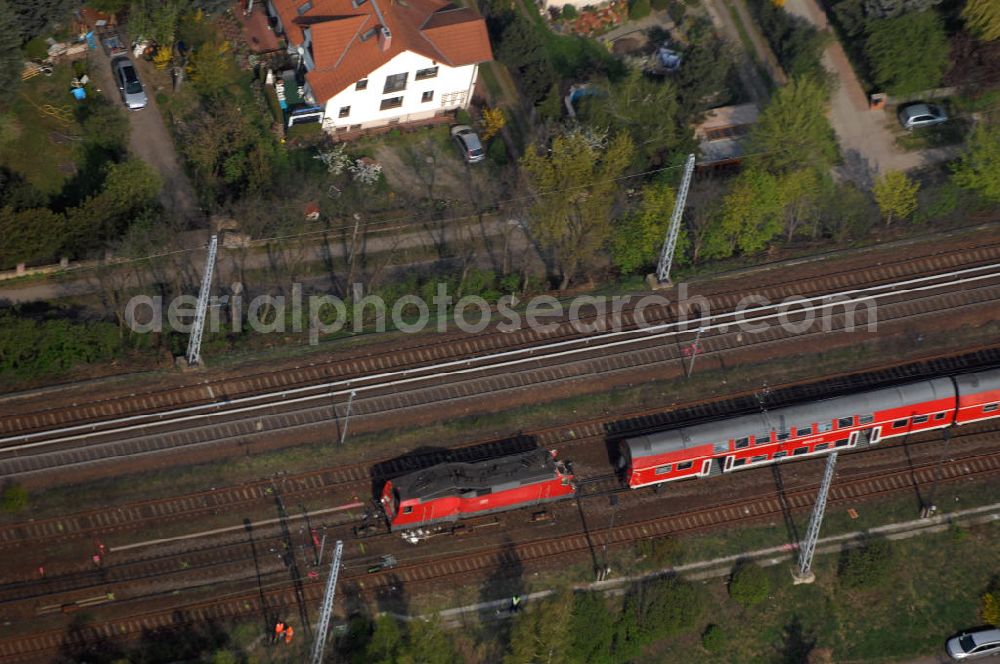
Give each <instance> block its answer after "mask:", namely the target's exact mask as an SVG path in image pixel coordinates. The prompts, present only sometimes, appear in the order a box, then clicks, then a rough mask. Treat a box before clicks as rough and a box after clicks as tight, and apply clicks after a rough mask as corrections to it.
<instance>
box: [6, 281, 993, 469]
mask: <svg viewBox="0 0 1000 664" xmlns="http://www.w3.org/2000/svg"><path fill="white" fill-rule="evenodd" d="M833 299H836V300H838V301H839V303H838V304H836V305H833V304H831V300H833ZM997 299H1000V264H987V265H981V266H978V267H974V268H964V269H962V270H958V271H952V272H949V273H946V274H943V275H934V276H925V277H918V278H911V279H905V280H903V281H896V282H891V283H888V284H883V285H880V286H875V287H868V288H863V289H850V290H848V291H839V292H837V293H829V294H825V295H819V296H812V297H811V298H807V299H806V300H804V301H803V302H802V303H800V305H799V306H798V307H797V309H798V310H799V311H801V312H802V315H806V316H809V315H823V316H825V318H824V321H825V322H824V324H823V325H822V326H819V325H813V326H812V328H813V329H810V330H807V331H804V332H803V331H798V330H797V329H796V328H795V325H796V324H797V323H798V322H799V321H798V319H797V318H796V315H797V314H789V313H788V311H787V310H786V309H784V308H782V307H781V306H771V305H762V306H759V307H752V308H749V309H747V310H745V311H737V312H727V313H723V314H714V315H712V316H707V317H703V318H701V319H697V320H696V321H693V322H692V323H691V324H690V325H688V324H678V323H663V324H659V325H655V326H652V327H650V328H647V329H642V330H638V329H636V330H621V331H608V332H602V333H600V334H599V335H593V336H589V337H586V338H583V339H573V340H563V341H557V342H550V343H547V344H543V345H542V346H535V347H530V348H522V349H517V350H505V351H502V352H499V353H494V354H491V355H487V356H481V357H477V358H466V359H462V360H455V361H451V362H447V363H444V364H438V365H432V366H424V367H420V368H415V369H405V370H401V371H389V372H386V371H383V372H380V373H378V374H375V375H370V376H366V377H364V378H356V379H349V380H342V381H333V382H327V383H324V384H321V385H314V386H309V387H303V388H296V389H295V390H285V391H282V392H280V393H277V394H273V393H272V394H259V395H254V396H249V397H243V398H240V399H233V400H228V401H226V402H223V403H219V402H216V403H212V404H203V405H199V406H185V407H183V408H181V409H178V410H176V411H172V412H170V413H164V412H160V413H157V414H155V415H139V416H128V417H125V418H115V419H111V420H102V421H100V422H94V423H90V424H85V425H73V426H70V427H63V428H59V429H53V430H48V431H34V432H28V433H21V434H16V435H13V436H7V437H5V438H0V445H2V447H0V473H2V474H4V475H8V476H19V475H21V476H26V475H34V476H38V475H39V474H43V475H44V474H45V473H49V474H51V473H53V472H56V471H65V470H67V469H69V468H72V467H79V466H93V464H95V463H98V462H105V463H108V462H109V461H114V460H121V459H124V458H129V457H135V456H142V455H150V454H158V453H163V452H169V451H177V450H180V449H195V448H199V447H203V446H208V445H213V444H222V443H227V442H228V443H230V444H232V443H234V442H236V443H239V442H240V441H249V440H254V439H258V438H261V437H274V436H276V435H277V434H289V435H306V433H307V432H308V434H309V435H326V436H327V437H328V438H329V437H333V435H332V433H333V432H334V431H336V428H335V426H332V425H331V423H335V422H337V421H338V417H339V416H340V414H341V413H342V412H343V401H342V399H343V398H345V397H347V396H348V394H351V393H356V394H358V395H359V396H357V397H356V398H354V399H353V401H352V403H353V407H352V415H351V417H352V421H358V422H359V423H360V425H364V424H365V422H367V421H369V420H372V421H374V420H377V419H378V418H380V417H382V416H385V415H386V414H391V415H393V416H397V417H398V416H401V415H409V414H414V413H418V412H425V411H426V410H427V409H429V408H432V407H433V408H435V409H438V410H440V409H441V408H443V407H457V406H458V405H459V404H474V403H476V402H477V400H478V401H483V400H486V401H489V400H491V399H496V398H497V397H498V396H503V395H511V394H514V393H518V394H520V393H521V391H523V390H542V389H547V388H551V387H553V386H557V385H573V384H579V383H580V382H581V381H584V380H589V381H592V382H593V381H594V380H595V378H596V379H597V380H598V381H599V382H601V383H604V384H608V385H610V384H614V382H615V381H618V382H622V381H623V380H625V379H626V378H627V377H628V376H630V375H632V374H634V373H637V372H642V371H645V372H647V373H648V372H650V371H660V372H661V373H662V372H667V373H670V372H673V373H676V372H677V371H679V370H680V368H681V366H682V365H683V364H684V363H685V362H686V360H685V349H686V348H688V347H689V345H690V343H691V341H692V339H693V338H695V337H697V339H698V341H699V348H700V350H699V351H698V356H699V357H700V358H706V359H707V358H712V357H713V356H724V355H727V354H734V353H740V352H742V351H743V350H744V349H745V348H746V347H747V346H753V347H754V348H755V349H758V350H759V349H764V348H768V347H772V348H778V349H785V350H786V349H787V344H788V342H789V341H792V340H794V341H806V340H808V339H810V338H818V337H819V336H820V335H829V334H831V333H833V334H836V333H838V332H840V333H847V331H848V330H850V329H853V326H855V325H857V326H864V325H866V324H867V323H868V322H869V316H870V315H871V312H870V311H869V310H868V309H867V308H865V309H864V311H863V312H862V311H859V312H857V315H854V314H851V315H848V314H847V313H846V312H845V313H838V309H839V308H840V307H847V306H855V305H860V304H864V303H867V302H877V303H878V304H879V306H878V318H879V324H880V325H883V326H887V325H888V326H891V325H893V324H899V323H902V322H905V321H913V320H916V319H919V318H921V317H925V316H935V315H940V314H941V313H942V312H944V311H947V312H949V313H950V314H952V315H957V314H960V313H962V312H969V311H976V310H981V309H982V308H983V307H991V306H992V305H993V303H994V302H995V301H996V300H997ZM866 307H867V305H866ZM830 311H833V313H832V314H830V315H827V313H828V312H830ZM779 321H783V322H785V323H787V324H785V325H778V324H777V323H778V322H779ZM746 324H753V325H758V326H767V329H765V330H763V331H758V332H748V331H746V329H745V328H744V329H740V330H737V331H733V328H735V327H737V326H738V325H746ZM692 327H697V328H698V329H700V330H701V331H700V332H698V333H694V332H692V331H691V328H692ZM825 338H826V339H829V337H825ZM702 361H705V360H704V359H703V360H702ZM421 409H424V410H421ZM150 418H152V419H150ZM317 432H318V433H317ZM323 432H327V433H323Z"/></svg>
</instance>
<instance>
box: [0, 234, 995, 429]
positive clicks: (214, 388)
mask: <svg viewBox="0 0 1000 664" xmlns="http://www.w3.org/2000/svg"><path fill="white" fill-rule="evenodd" d="M932 251H933V250H932ZM998 260H1000V241H992V242H991V241H989V240H984V241H983V243H981V244H980V245H978V246H976V247H965V248H963V249H961V250H958V251H953V252H950V253H945V254H938V253H936V252H935V253H930V254H924V255H919V254H918V255H908V256H906V257H905V258H903V259H896V260H894V261H884V262H880V263H879V264H878V265H875V266H870V267H866V268H864V269H857V268H854V267H852V268H850V269H845V270H842V271H836V270H834V271H831V272H829V273H827V274H825V275H824V276H823V277H822V278H812V279H806V280H802V279H795V278H792V279H786V280H784V281H781V280H779V281H777V282H776V283H771V284H764V285H763V287H762V288H760V290H758V291H757V293H758V294H760V295H762V296H764V297H767V298H769V299H771V300H779V299H783V298H785V297H790V296H794V295H802V296H809V295H817V294H821V293H824V292H833V291H838V290H848V289H850V288H857V287H860V286H875V285H880V284H885V283H890V282H892V281H899V280H903V279H907V278H914V277H919V276H926V275H930V274H935V273H943V272H948V271H953V270H958V269H962V268H969V267H975V266H979V265H986V264H989V263H991V262H997V261H998ZM724 276H725V275H720V276H719V278H723V277H724ZM745 294H746V289H745V286H744V285H743V284H740V285H739V287H738V288H735V289H730V290H722V291H718V292H712V290H711V284H709V285H708V288H707V289H706V291H705V292H701V291H699V292H698V293H696V294H692V295H693V296H694V295H698V296H704V297H706V300H707V303H708V304H709V306H710V307H711V310H712V311H730V310H732V309H733V308H734V307H735V306H736V305H737V304H738V302H739V300H740V298H741V297H742V296H743V295H745ZM679 313H680V312H679V310H678V307H677V306H676V304H674V305H671V306H669V307H666V308H664V307H654V308H651V309H650V310H649V311H648V312H647V318H648V320H649V322H650V323H653V324H656V323H664V322H669V321H672V320H676V319H677V318H678V315H679ZM596 318H597V316H596V313H589V312H586V311H584V312H582V314H581V315H580V320H581V321H583V322H589V323H594V322H595V321H596ZM634 326H635V319H634V316H633V315H632V313H631V312H629V311H628V310H626V311H625V312H624V313H623V318H622V329H625V330H627V329H632V328H634ZM581 336H583V335H581V334H580V332H578V331H577V330H575V329H573V327H572V326H571V325H569V324H568V322H567V321H563V323H562V324H560V325H558V326H556V327H554V328H552V329H548V330H544V331H543V330H531V329H522V330H518V331H516V332H510V333H502V334H501V333H497V332H496V331H495V330H487V331H486V332H485V333H480V334H474V335H469V334H465V335H461V336H459V335H456V334H446V335H441V336H438V337H436V338H433V339H427V338H424V337H415V338H410V337H404V338H402V339H399V340H396V343H395V344H394V345H397V346H402V348H400V349H399V350H398V351H394V352H391V353H380V352H378V351H374V352H373V351H371V350H367V351H366V350H364V349H361V350H360V352H354V353H351V354H350V355H348V354H344V355H343V356H340V355H338V356H336V357H334V358H331V359H330V360H328V361H325V362H319V363H313V364H309V365H306V366H302V367H298V368H295V369H292V370H289V371H284V372H280V373H270V372H268V373H257V374H252V375H247V376H242V377H237V378H232V377H230V378H223V379H214V380H212V379H210V380H207V381H203V382H199V384H197V385H192V386H187V387H180V388H172V389H165V390H146V391H144V392H138V393H134V394H129V395H126V396H122V395H117V396H112V397H108V398H103V397H100V396H93V395H88V396H87V397H86V401H85V402H84V403H79V404H75V403H73V404H58V405H55V404H52V403H49V402H46V403H45V404H44V405H43V406H42V407H41V408H36V409H33V410H29V411H28V412H21V413H15V414H11V415H8V416H5V417H0V436H3V437H5V438H9V437H11V436H13V435H16V434H21V433H29V432H33V431H45V430H49V429H58V428H61V427H66V426H69V425H72V424H82V423H93V422H100V421H102V420H107V419H113V418H122V417H125V416H128V415H135V414H140V415H150V418H149V419H151V420H152V419H155V414H156V413H160V412H164V411H170V410H174V409H177V408H179V407H182V406H185V405H210V404H219V403H224V402H226V401H227V400H231V399H235V398H239V397H242V396H247V395H256V394H273V393H275V392H276V391H283V390H287V389H292V388H300V387H309V386H311V385H314V384H318V383H319V384H321V383H328V382H329V381H330V380H332V379H347V378H351V377H361V376H368V375H373V374H378V373H380V372H384V371H392V370H400V369H405V368H416V367H420V366H424V365H428V364H433V363H440V362H446V361H450V360H455V359H461V358H473V357H477V356H481V355H488V354H491V353H495V352H497V351H499V350H503V349H517V348H525V347H530V346H534V345H538V344H540V343H543V342H551V341H559V340H570V339H575V338H580V337H581Z"/></svg>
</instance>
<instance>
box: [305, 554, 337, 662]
mask: <svg viewBox="0 0 1000 664" xmlns="http://www.w3.org/2000/svg"><path fill="white" fill-rule="evenodd" d="M343 552H344V543H343V542H342V541H341V540H337V548H336V549H334V552H333V562H332V563H331V564H330V576H329V577H328V578H327V580H326V594H324V595H323V605H322V606H321V607H320V609H319V625H317V629H316V640H315V641H314V642H313V650H312V659H311V660H310V661H311V662H312V664H321V662H322V661H323V650H324V649H325V648H326V635H327V631H328V630H329V629H330V616H331V615H332V614H333V594H334V591H335V590H336V588H337V576H338V575H339V574H340V556H341V554H343Z"/></svg>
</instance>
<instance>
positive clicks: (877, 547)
mask: <svg viewBox="0 0 1000 664" xmlns="http://www.w3.org/2000/svg"><path fill="white" fill-rule="evenodd" d="M893 558H894V552H893V548H892V542H890V541H889V540H887V539H871V540H867V541H864V542H862V543H861V546H858V547H853V548H848V549H844V550H843V551H842V552H841V554H840V561H839V564H838V567H837V577H838V579H839V580H840V582H841V583H843V584H844V585H845V586H846V587H848V588H871V587H875V586H878V585H881V584H883V583H885V582H886V581H887V580H888V579H889V576H890V575H891V574H892V570H893Z"/></svg>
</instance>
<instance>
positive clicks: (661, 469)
mask: <svg viewBox="0 0 1000 664" xmlns="http://www.w3.org/2000/svg"><path fill="white" fill-rule="evenodd" d="M673 468H674V465H673V464H671V463H668V464H667V465H665V466H660V467H659V468H657V469H656V474H657V475H666V474H667V473H669V472H670V471H671V470H673Z"/></svg>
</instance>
